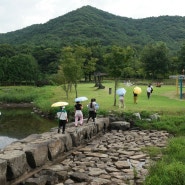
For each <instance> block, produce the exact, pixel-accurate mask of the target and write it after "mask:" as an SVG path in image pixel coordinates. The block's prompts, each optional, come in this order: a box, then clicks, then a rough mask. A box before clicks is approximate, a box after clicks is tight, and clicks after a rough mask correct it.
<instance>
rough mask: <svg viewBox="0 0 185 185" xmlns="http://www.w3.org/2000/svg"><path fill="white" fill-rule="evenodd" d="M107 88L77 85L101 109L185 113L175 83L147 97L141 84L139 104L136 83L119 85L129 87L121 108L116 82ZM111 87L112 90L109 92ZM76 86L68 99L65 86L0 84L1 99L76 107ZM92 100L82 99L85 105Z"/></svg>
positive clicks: (45, 108)
mask: <svg viewBox="0 0 185 185" xmlns="http://www.w3.org/2000/svg"><path fill="white" fill-rule="evenodd" d="M103 85H104V86H105V89H97V88H96V87H94V84H93V83H91V84H90V83H88V84H79V85H78V87H77V90H78V96H86V97H87V98H88V99H89V101H90V99H91V98H96V101H97V103H99V105H100V109H102V110H107V111H110V110H115V111H116V110H117V111H125V112H140V111H151V112H158V113H162V114H163V113H165V114H179V113H184V112H185V99H180V98H179V95H178V94H177V90H176V87H175V86H172V85H171V86H170V85H163V86H162V87H155V86H154V91H153V93H152V95H151V98H150V99H149V100H148V99H147V95H146V88H147V87H146V86H139V87H141V89H142V93H141V94H140V95H139V96H138V104H134V102H133V93H132V92H133V88H134V87H135V86H130V87H128V86H125V85H124V84H123V83H120V84H119V87H124V88H125V89H126V91H127V92H126V95H125V109H124V110H122V109H119V106H118V103H119V97H118V95H116V106H114V105H113V104H114V84H113V83H103ZM109 88H111V89H112V93H111V94H109ZM75 98H76V97H75V92H74V88H72V90H71V92H69V98H68V99H67V98H66V94H65V91H64V90H63V88H62V86H44V87H27V86H19V87H14V86H11V87H1V88H0V101H1V102H8V103H11V102H15V103H19V102H34V104H35V105H36V106H37V107H39V108H41V109H42V110H43V111H49V110H51V104H52V103H54V102H57V101H67V102H69V106H72V107H73V106H74V99H75ZM89 101H85V102H82V104H83V105H84V107H85V106H86V105H87V104H88V102H89Z"/></svg>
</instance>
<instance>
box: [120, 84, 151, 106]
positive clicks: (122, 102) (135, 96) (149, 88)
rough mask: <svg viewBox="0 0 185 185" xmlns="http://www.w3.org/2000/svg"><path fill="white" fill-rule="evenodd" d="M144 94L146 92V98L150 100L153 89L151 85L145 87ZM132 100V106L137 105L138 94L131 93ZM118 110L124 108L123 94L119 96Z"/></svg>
mask: <svg viewBox="0 0 185 185" xmlns="http://www.w3.org/2000/svg"><path fill="white" fill-rule="evenodd" d="M146 92H147V98H148V99H150V96H151V94H152V92H153V87H152V85H151V84H149V85H148V86H147V89H146ZM133 98H134V104H137V99H138V93H135V92H134V91H133ZM119 108H124V94H123V95H120V96H119Z"/></svg>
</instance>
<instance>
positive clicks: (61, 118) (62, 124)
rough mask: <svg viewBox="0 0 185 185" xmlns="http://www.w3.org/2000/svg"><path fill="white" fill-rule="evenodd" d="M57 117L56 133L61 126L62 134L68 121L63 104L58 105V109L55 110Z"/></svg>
mask: <svg viewBox="0 0 185 185" xmlns="http://www.w3.org/2000/svg"><path fill="white" fill-rule="evenodd" d="M57 118H58V119H59V124H58V133H60V129H61V127H62V134H65V128H66V123H67V122H68V118H67V111H66V110H65V106H61V107H60V110H59V111H58V112H57Z"/></svg>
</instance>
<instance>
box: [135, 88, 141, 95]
mask: <svg viewBox="0 0 185 185" xmlns="http://www.w3.org/2000/svg"><path fill="white" fill-rule="evenodd" d="M141 92H142V90H141V88H140V87H138V86H136V87H134V93H135V94H140V93H141Z"/></svg>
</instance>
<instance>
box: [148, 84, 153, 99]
mask: <svg viewBox="0 0 185 185" xmlns="http://www.w3.org/2000/svg"><path fill="white" fill-rule="evenodd" d="M146 91H147V97H148V99H150V95H151V93H152V92H153V88H152V86H151V85H150V84H149V85H148V87H147V90H146Z"/></svg>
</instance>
